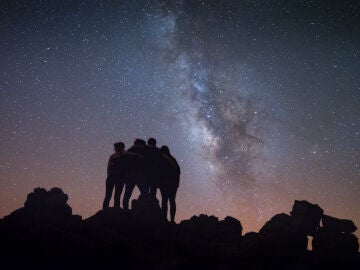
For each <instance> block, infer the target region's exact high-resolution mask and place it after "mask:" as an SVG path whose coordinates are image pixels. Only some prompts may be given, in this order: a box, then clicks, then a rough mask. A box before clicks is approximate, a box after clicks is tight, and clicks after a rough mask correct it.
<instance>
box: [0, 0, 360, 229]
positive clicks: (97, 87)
mask: <svg viewBox="0 0 360 270" xmlns="http://www.w3.org/2000/svg"><path fill="white" fill-rule="evenodd" d="M359 14H360V4H359V3H356V1H338V2H336V3H332V2H331V3H325V2H324V3H320V2H318V1H310V0H306V1H305V0H304V1H285V0H284V1H259V0H258V1H230V0H221V1H199V0H195V1H109V2H108V1H60V0H57V1H35V0H34V1H25V0H23V1H20V0H16V1H14V0H13V1H3V3H2V4H1V7H0V15H1V16H0V32H1V43H0V61H1V66H0V96H1V99H0V104H1V105H0V115H1V116H0V123H1V133H0V142H1V151H0V216H4V215H6V214H8V213H9V212H10V211H12V210H15V209H16V208H18V207H20V206H21V205H22V203H23V202H24V200H25V196H26V194H27V193H29V192H30V191H31V190H32V189H33V188H34V187H37V186H42V187H53V186H59V187H61V188H62V189H63V190H64V191H65V192H66V193H68V194H69V197H70V202H69V203H70V205H71V206H72V207H73V211H74V212H75V213H77V214H80V215H83V216H84V217H87V216H90V215H92V214H93V213H95V212H96V211H97V210H98V209H100V207H101V203H102V200H103V196H104V193H105V185H104V183H105V173H106V163H107V159H108V156H109V155H110V154H111V153H112V144H113V143H114V142H116V141H120V140H121V141H124V142H125V143H126V145H127V146H130V145H131V144H132V142H133V140H134V138H136V137H140V138H144V139H146V138H149V137H155V138H156V139H157V140H158V143H159V144H160V145H163V144H166V145H168V146H169V147H170V150H171V152H172V153H173V155H174V156H175V157H176V158H177V159H178V161H179V163H180V166H181V168H182V175H181V184H180V188H179V191H178V196H177V202H178V214H177V220H178V221H179V220H181V219H184V218H189V217H190V216H191V215H194V214H199V213H207V214H214V215H216V216H219V217H224V216H226V215H232V216H234V217H236V218H238V219H240V220H241V222H242V223H243V225H244V227H245V230H246V231H249V230H257V229H259V227H260V226H261V225H262V224H264V222H265V221H266V220H268V219H269V218H270V217H271V216H273V215H274V214H276V213H279V212H288V211H289V209H290V208H291V205H292V203H293V201H294V200H295V199H306V200H309V201H311V202H313V203H317V204H319V205H320V206H321V207H323V208H324V209H325V211H326V212H327V213H328V214H330V215H331V214H333V215H336V216H338V217H343V218H350V219H353V220H354V221H355V223H357V224H358V225H359V224H360V214H359V213H360V211H359V210H360V209H359V205H360V201H359V198H360V164H359V162H360V151H359V149H360V77H359V73H360V61H359V57H360V16H359Z"/></svg>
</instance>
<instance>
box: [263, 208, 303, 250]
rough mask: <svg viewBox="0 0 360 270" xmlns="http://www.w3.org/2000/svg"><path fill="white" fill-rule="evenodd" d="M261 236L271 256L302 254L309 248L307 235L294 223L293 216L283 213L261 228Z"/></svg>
mask: <svg viewBox="0 0 360 270" xmlns="http://www.w3.org/2000/svg"><path fill="white" fill-rule="evenodd" d="M259 236H260V239H261V241H262V242H263V243H264V245H265V246H266V250H267V252H268V253H269V254H271V256H275V257H276V256H278V255H279V254H284V255H286V256H288V257H293V256H301V255H303V254H304V252H306V250H307V242H308V239H307V236H306V234H304V233H303V232H302V231H298V230H297V228H296V227H294V225H293V217H291V216H289V215H287V214H284V213H281V214H277V215H275V216H274V217H272V218H271V219H270V220H269V221H268V222H266V223H265V225H264V226H263V227H262V228H261V229H260V231H259Z"/></svg>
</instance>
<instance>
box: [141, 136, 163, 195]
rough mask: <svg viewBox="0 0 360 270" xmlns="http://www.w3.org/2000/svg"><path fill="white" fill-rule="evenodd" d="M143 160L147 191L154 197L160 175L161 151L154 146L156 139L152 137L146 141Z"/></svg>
mask: <svg viewBox="0 0 360 270" xmlns="http://www.w3.org/2000/svg"><path fill="white" fill-rule="evenodd" d="M145 160H146V166H147V178H148V183H149V192H150V195H151V196H153V197H156V190H157V188H158V187H159V184H160V175H161V169H160V165H161V151H160V148H158V147H157V146H156V139H154V138H149V139H148V141H147V147H146V152H145Z"/></svg>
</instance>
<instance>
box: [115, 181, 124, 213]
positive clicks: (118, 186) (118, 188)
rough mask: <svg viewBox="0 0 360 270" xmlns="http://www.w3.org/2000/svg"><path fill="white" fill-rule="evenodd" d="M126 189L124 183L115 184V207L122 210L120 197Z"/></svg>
mask: <svg viewBox="0 0 360 270" xmlns="http://www.w3.org/2000/svg"><path fill="white" fill-rule="evenodd" d="M123 188H124V181H122V180H119V179H118V180H117V183H116V184H115V195H114V207H116V208H120V196H121V193H122V191H123Z"/></svg>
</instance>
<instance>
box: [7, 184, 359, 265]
mask: <svg viewBox="0 0 360 270" xmlns="http://www.w3.org/2000/svg"><path fill="white" fill-rule="evenodd" d="M67 200H68V196H67V195H66V194H64V192H63V191H62V190H61V189H59V188H53V189H51V190H49V191H47V190H45V189H42V188H36V189H35V190H34V191H33V192H32V193H30V194H29V195H28V198H27V200H26V202H25V206H24V207H23V208H21V209H18V210H16V211H14V212H13V213H11V214H10V215H8V216H6V217H4V218H3V219H2V220H0V239H1V241H0V248H1V250H2V253H1V255H0V256H1V260H0V267H1V268H2V269H20V268H21V269H24V268H26V269H91V270H92V269H360V257H359V252H358V248H359V244H358V240H357V238H356V237H355V236H354V235H353V234H352V232H354V231H355V229H356V226H355V224H353V222H352V221H349V220H341V219H337V218H333V217H329V216H324V215H323V210H322V209H321V208H320V207H319V206H317V205H315V204H311V203H309V202H306V201H295V203H294V207H293V209H292V211H291V215H289V214H286V213H282V214H277V215H275V216H274V217H273V218H271V219H270V220H269V221H268V222H266V224H265V225H264V226H263V227H262V228H261V230H260V231H259V233H255V232H251V233H247V234H245V235H242V225H241V223H240V221H239V220H237V219H235V218H233V217H226V218H225V219H224V220H219V219H218V218H217V217H215V216H208V215H199V216H193V217H192V218H190V219H188V220H184V221H181V222H180V224H174V223H170V222H167V221H166V220H165V218H164V217H163V215H162V214H161V209H160V207H159V202H158V201H157V199H155V198H151V197H140V198H138V199H136V200H134V201H133V202H132V210H123V209H121V208H105V209H103V210H100V211H98V212H97V213H96V214H95V215H93V216H91V217H89V218H87V219H85V220H82V219H81V217H80V216H76V215H73V214H72V211H71V208H70V206H69V205H68V204H67ZM321 218H322V219H323V221H322V227H321V226H320V219H321ZM308 235H313V237H314V240H313V251H308V250H307V248H306V247H307V236H308Z"/></svg>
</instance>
